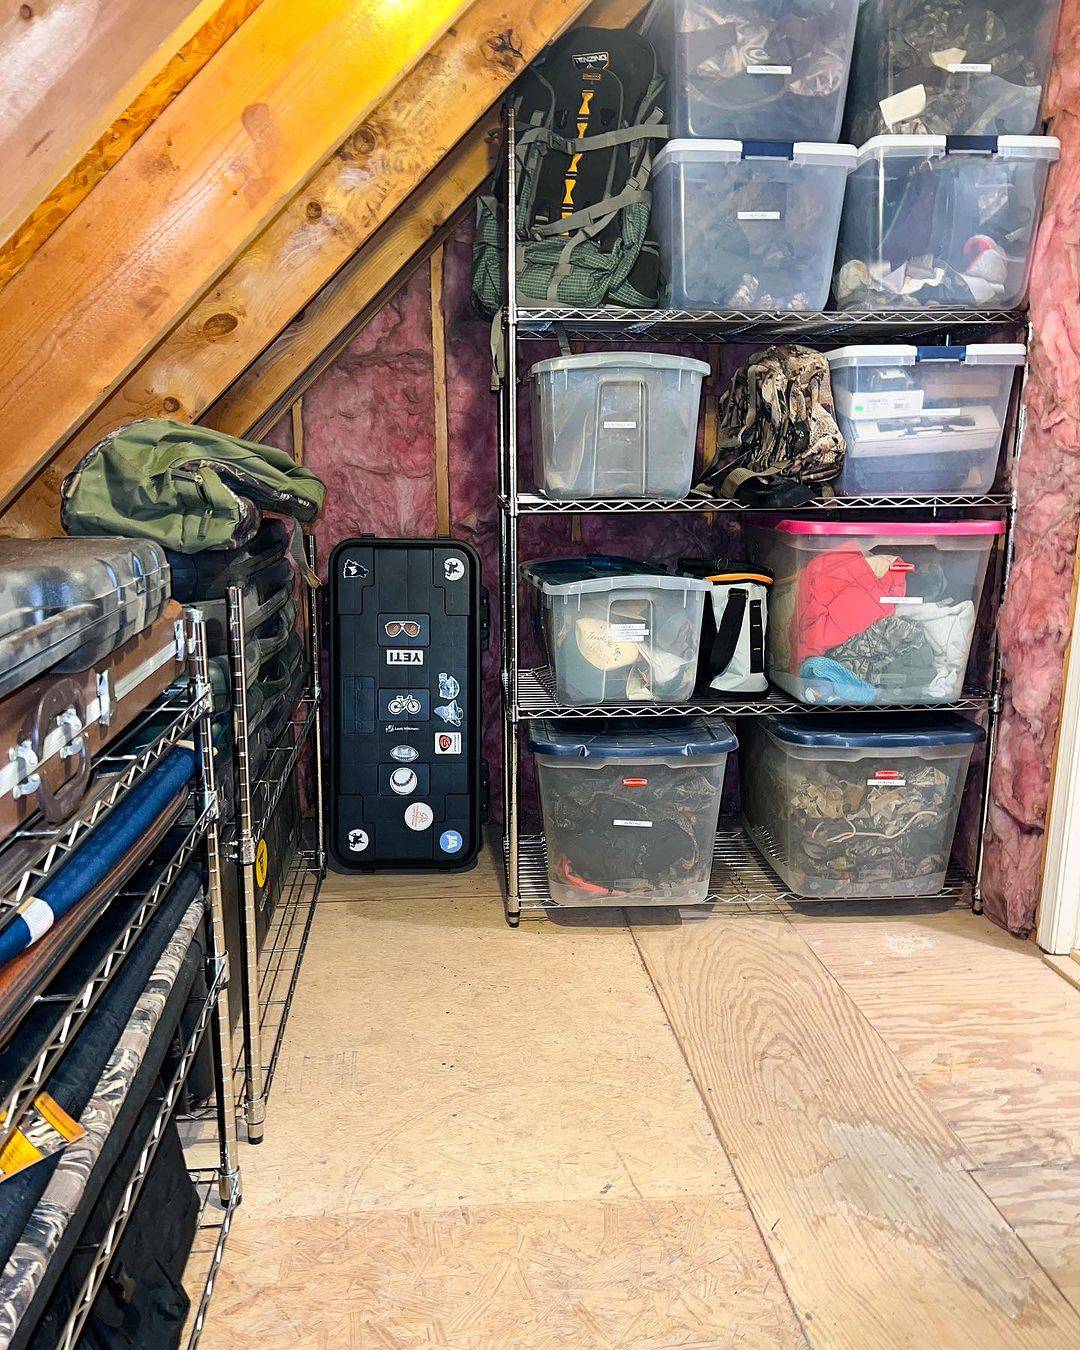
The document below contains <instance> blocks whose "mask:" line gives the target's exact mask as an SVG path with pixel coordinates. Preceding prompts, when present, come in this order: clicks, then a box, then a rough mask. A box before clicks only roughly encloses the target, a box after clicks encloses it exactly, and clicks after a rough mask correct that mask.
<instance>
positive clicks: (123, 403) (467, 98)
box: [0, 0, 644, 534]
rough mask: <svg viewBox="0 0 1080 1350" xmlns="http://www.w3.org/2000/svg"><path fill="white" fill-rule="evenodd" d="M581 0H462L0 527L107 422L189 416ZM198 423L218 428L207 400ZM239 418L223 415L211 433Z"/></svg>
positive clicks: (36, 506)
mask: <svg viewBox="0 0 1080 1350" xmlns="http://www.w3.org/2000/svg"><path fill="white" fill-rule="evenodd" d="M583 8H584V5H583V4H582V3H581V0H540V2H539V3H535V4H532V5H529V6H527V7H525V9H524V12H522V10H521V7H513V6H509V5H507V4H506V3H505V0H476V2H475V3H474V4H473V5H472V6H470V8H469V11H468V13H467V14H465V15H463V16H462V17H461V18H460V19H459V21H458V22H457V23H456V24H455V25H454V28H453V31H452V32H448V33H447V34H446V37H445V38H444V40H443V41H441V42H440V43H439V44H438V45H437V46H436V47H435V48H434V49H433V50H432V51H431V52H430V53H429V55H428V56H427V57H426V58H425V59H424V60H423V61H422V62H421V63H420V64H419V65H418V66H417V68H416V70H415V71H414V72H413V73H412V75H411V76H409V77H408V78H407V79H405V80H403V81H402V83H401V85H400V86H399V87H398V89H397V90H396V91H395V93H394V95H393V97H391V98H389V99H388V100H387V101H386V102H385V103H384V104H383V105H382V106H381V107H380V108H379V110H378V112H377V113H376V114H375V115H374V116H373V117H371V118H369V119H368V121H367V122H366V123H365V124H364V126H363V127H362V128H361V129H360V130H359V131H358V132H357V133H356V134H355V135H354V136H352V137H351V139H350V140H349V142H348V143H347V144H346V145H344V146H342V148H341V150H340V151H339V153H338V154H337V155H336V156H335V157H334V158H333V159H331V160H330V161H329V162H328V163H327V164H326V166H325V167H324V168H323V169H322V170H321V171H320V172H319V173H318V174H316V175H315V177H314V178H313V179H312V180H311V182H309V183H308V184H307V186H306V187H305V189H304V191H303V192H302V193H301V194H300V195H299V196H298V197H297V198H296V200H295V201H293V202H292V203H291V204H290V206H289V208H288V209H287V210H286V211H285V212H283V213H282V215H281V216H280V217H279V218H278V219H277V220H275V221H274V222H273V224H272V225H271V226H270V227H269V228H268V229H267V230H266V231H265V232H264V233H263V235H262V236H261V237H260V238H259V239H258V240H256V241H255V243H254V244H253V245H252V246H251V247H250V248H249V249H248V250H247V251H246V252H245V253H244V254H243V255H242V256H241V257H240V258H238V259H237V260H236V262H235V263H234V264H233V266H232V267H230V268H229V270H228V271H227V272H226V273H225V275H224V276H223V277H222V278H221V280H220V282H219V283H218V285H216V286H215V287H214V288H213V290H212V291H210V292H209V293H208V294H207V295H206V297H205V298H204V299H203V300H202V301H201V302H200V303H199V304H197V305H196V306H195V307H194V309H193V310H192V311H191V313H190V314H189V315H188V316H187V317H186V318H185V319H184V321H183V322H182V323H181V324H180V325H179V326H178V327H177V328H176V330H175V331H174V332H173V333H172V334H171V335H170V336H169V338H168V339H167V340H166V341H165V342H163V343H162V344H161V345H160V347H159V348H158V349H157V350H156V351H155V352H154V353H153V355H152V356H151V357H150V358H149V359H148V360H146V361H145V362H144V363H143V365H142V366H141V367H139V369H137V370H136V371H135V372H134V373H133V374H132V376H131V377H130V378H129V379H128V380H126V381H125V382H124V384H123V385H122V386H121V387H120V388H119V389H117V390H116V392H115V393H114V394H113V396H112V397H111V398H109V399H108V401H107V402H105V403H104V404H103V405H102V407H101V408H100V410H99V411H98V412H97V413H96V414H95V415H94V416H93V417H92V418H91V419H90V420H89V421H88V422H87V423H86V424H85V426H84V427H83V428H82V429H81V430H80V431H79V433H78V435H77V436H76V437H74V438H73V439H72V440H71V442H70V443H69V444H68V445H67V446H65V448H64V450H63V452H62V454H61V455H60V457H59V459H58V462H57V464H56V466H55V468H54V469H53V470H52V471H51V472H50V473H49V474H48V475H47V476H46V478H45V481H44V482H43V483H42V484H41V486H40V488H37V489H36V490H35V491H34V492H33V493H32V494H28V495H27V498H26V500H24V501H22V502H20V503H19V507H18V509H17V510H16V511H13V512H11V511H9V512H8V513H7V514H6V515H5V516H4V517H3V519H0V533H31V534H34V533H42V532H47V531H48V530H49V529H51V528H52V527H53V522H54V521H55V516H56V508H55V505H54V502H55V499H56V495H57V492H58V490H59V484H60V482H61V480H62V479H63V477H64V476H65V474H66V473H68V472H70V470H71V468H72V467H73V466H74V465H75V463H77V461H78V459H79V458H80V457H81V455H82V454H84V453H85V451H86V450H87V449H88V448H89V447H90V446H91V445H92V444H93V443H94V442H95V441H96V440H99V439H100V438H101V437H102V436H103V435H105V434H106V433H107V432H108V431H111V430H112V429H113V428H115V427H117V426H121V425H123V423H125V422H128V421H132V420H134V419H135V418H138V417H150V416H168V417H175V418H178V419H180V420H191V421H194V420H196V419H199V418H200V417H201V416H202V415H203V414H204V413H205V412H206V410H207V409H208V408H209V407H210V405H211V404H212V403H213V402H214V400H215V399H216V398H218V396H219V395H220V394H221V393H222V391H223V390H225V389H226V388H227V387H228V386H229V385H230V384H231V383H232V382H233V381H234V380H237V378H238V377H239V376H240V375H241V373H242V372H243V371H244V369H245V367H247V366H248V365H249V364H250V363H251V362H252V361H253V360H255V358H256V357H258V356H259V354H260V353H261V352H262V351H263V350H264V349H265V348H266V346H267V341H268V339H269V338H272V337H273V336H275V335H276V334H277V333H280V332H281V330H282V329H283V328H284V327H285V325H286V324H288V323H289V321H290V320H292V319H293V317H294V316H295V315H297V314H298V312H299V311H300V310H301V309H303V307H304V306H305V305H306V304H308V303H309V302H310V301H311V299H312V297H313V296H315V295H316V294H317V293H318V292H319V290H320V289H321V288H322V287H323V286H324V285H326V283H327V282H328V281H329V280H330V279H331V278H332V277H333V276H334V275H335V273H337V271H338V270H339V269H340V268H341V266H342V265H343V264H344V263H345V262H346V261H347V260H348V259H349V257H350V256H351V255H352V254H353V252H354V251H355V250H356V248H357V247H358V246H359V245H361V244H363V243H364V242H365V241H366V240H368V239H369V238H371V236H372V235H373V234H374V233H375V231H376V230H377V229H378V228H379V227H380V226H381V225H383V224H384V222H386V221H387V220H388V219H389V218H390V217H391V216H392V214H393V212H394V211H395V210H396V208H397V207H398V206H399V205H400V204H401V202H402V201H404V200H405V198H406V197H407V196H408V194H409V193H410V192H411V191H412V190H413V189H414V188H415V187H416V185H417V184H421V185H425V184H426V182H427V179H428V177H429V175H431V174H432V173H433V172H434V171H435V169H436V167H437V166H438V165H439V162H440V160H441V159H442V158H443V157H444V156H445V155H446V154H447V153H448V152H449V151H450V150H451V148H452V147H453V146H455V145H456V143H457V142H458V141H459V140H460V138H461V137H462V136H463V135H465V134H467V133H468V131H469V129H470V128H471V127H472V125H473V123H474V122H475V121H476V119H477V117H478V116H480V115H481V114H482V113H483V112H484V110H485V109H487V108H488V107H489V106H490V105H491V104H492V103H493V102H494V101H495V100H496V99H497V98H498V97H499V95H500V94H501V93H502V92H503V90H504V89H505V87H506V86H507V85H508V84H509V83H510V81H511V80H512V79H513V78H514V76H515V75H516V74H517V73H518V72H519V71H520V70H521V69H522V68H523V66H524V65H526V64H527V63H528V62H529V61H530V60H531V59H532V58H533V56H535V55H536V53H537V52H538V51H539V50H540V49H541V48H542V47H543V46H544V45H545V43H546V42H548V41H550V40H551V39H552V38H553V37H555V36H557V35H558V33H560V32H561V31H562V30H563V29H564V28H566V27H567V26H569V24H570V23H571V21H572V20H574V19H575V18H576V17H577V16H578V15H579V14H580V13H581V11H582V10H583ZM643 8H644V0H596V2H595V3H594V4H593V5H591V6H590V7H589V9H588V12H587V14H586V15H585V19H586V21H587V22H589V23H591V24H594V25H595V26H613V27H618V26H622V25H623V24H625V23H627V22H628V21H629V20H630V19H632V18H633V17H634V16H635V15H636V14H637V13H639V12H640V11H641V10H642V9H643ZM247 26H248V25H245V27H247ZM479 181H482V179H481V180H478V181H477V185H478V184H479ZM472 190H475V188H473V189H472ZM462 200H464V195H463V196H462V197H461V198H459V201H462ZM444 219H445V217H444ZM407 256H408V255H407V254H406V255H405V257H407ZM403 260H404V259H403ZM399 265H400V264H399ZM354 313H355V311H354ZM309 350H311V351H312V355H313V356H314V355H317V351H318V349H317V348H315V349H312V348H311V346H310V344H309ZM230 394H231V391H230ZM265 406H267V405H266V404H264V405H263V407H265ZM258 411H259V412H261V411H262V409H259V410H258ZM256 415H257V414H256ZM208 420H210V421H211V424H212V425H218V424H219V422H218V420H217V410H216V409H215V411H214V413H213V414H212V415H211V417H210V418H209V419H208ZM239 420H240V419H239V418H234V417H232V416H229V417H228V420H227V421H225V420H224V419H223V421H224V425H223V429H230V430H231V429H233V427H234V426H235V425H237V424H238V421H239ZM252 421H254V417H252V418H250V419H249V425H250V423H251V422H252Z"/></svg>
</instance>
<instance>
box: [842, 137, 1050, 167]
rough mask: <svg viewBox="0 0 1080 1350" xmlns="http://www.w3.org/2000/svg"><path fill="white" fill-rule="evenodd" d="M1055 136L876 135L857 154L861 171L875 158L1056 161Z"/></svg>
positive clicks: (860, 147) (861, 146)
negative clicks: (991, 157) (970, 157)
mask: <svg viewBox="0 0 1080 1350" xmlns="http://www.w3.org/2000/svg"><path fill="white" fill-rule="evenodd" d="M1060 153H1061V142H1060V141H1059V140H1058V138H1057V137H1056V136H874V137H872V138H871V139H870V140H868V141H867V142H866V143H865V144H864V145H860V146H859V149H858V151H857V155H858V165H859V168H862V166H863V165H864V164H869V163H870V162H871V161H873V160H876V159H898V158H903V159H941V158H942V157H943V156H944V155H995V156H997V158H998V159H1045V160H1055V159H1057V158H1058V156H1059V155H1060Z"/></svg>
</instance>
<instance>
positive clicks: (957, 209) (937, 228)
mask: <svg viewBox="0 0 1080 1350" xmlns="http://www.w3.org/2000/svg"><path fill="white" fill-rule="evenodd" d="M1060 150H1061V145H1060V142H1059V141H1058V140H1057V139H1056V138H1055V137H1053V136H966V137H961V136H875V137H874V138H873V140H870V141H867V142H866V144H865V145H863V146H862V148H861V149H860V150H859V152H858V162H857V164H856V166H855V168H854V170H853V172H852V174H851V176H850V178H849V179H848V180H847V193H846V195H845V197H844V213H843V216H842V218H841V221H840V240H839V243H838V245H837V249H836V276H835V279H834V282H833V290H834V293H835V296H836V303H837V305H838V306H839V307H840V308H841V309H889V310H893V309H940V308H947V309H972V308H974V309H1011V308H1014V307H1015V306H1017V305H1020V304H1022V303H1023V300H1024V297H1025V296H1026V294H1027V285H1028V275H1029V273H1030V271H1031V255H1032V249H1033V248H1034V245H1035V232H1036V230H1037V228H1038V224H1039V217H1040V214H1041V212H1042V202H1043V194H1044V192H1045V190H1046V179H1047V175H1048V174H1049V172H1050V165H1051V164H1052V163H1053V162H1054V161H1055V160H1056V159H1057V158H1058V155H1059V153H1060Z"/></svg>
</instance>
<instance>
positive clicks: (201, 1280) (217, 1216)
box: [181, 1167, 240, 1350]
mask: <svg viewBox="0 0 1080 1350" xmlns="http://www.w3.org/2000/svg"><path fill="white" fill-rule="evenodd" d="M188 1176H189V1177H190V1178H191V1181H192V1184H193V1185H194V1187H195V1190H196V1192H197V1193H198V1196H199V1217H198V1221H197V1226H196V1230H195V1245H194V1246H193V1247H192V1249H191V1254H190V1255H189V1256H188V1261H187V1265H186V1267H185V1268H184V1288H185V1289H186V1290H187V1292H188V1296H189V1297H190V1298H191V1311H190V1312H189V1314H188V1321H187V1325H186V1327H185V1336H183V1337H181V1344H183V1345H185V1346H186V1347H187V1350H195V1347H196V1346H197V1345H198V1343H199V1341H200V1339H201V1338H202V1334H203V1329H204V1327H205V1326H206V1314H207V1311H208V1309H209V1307H210V1299H211V1298H212V1297H213V1293H214V1282H215V1281H216V1279H217V1273H218V1269H219V1267H220V1266H221V1259H222V1257H223V1256H224V1255H225V1242H226V1239H227V1238H228V1236H229V1229H230V1228H231V1227H232V1221H233V1215H234V1213H235V1212H236V1207H237V1205H239V1203H240V1178H239V1176H234V1177H233V1178H232V1183H231V1185H230V1187H229V1193H228V1195H227V1197H226V1198H225V1199H224V1200H222V1199H221V1196H220V1195H219V1194H218V1171H217V1168H216V1167H193V1168H189V1169H188Z"/></svg>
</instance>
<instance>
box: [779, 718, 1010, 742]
mask: <svg viewBox="0 0 1080 1350" xmlns="http://www.w3.org/2000/svg"><path fill="white" fill-rule="evenodd" d="M762 725H763V726H764V728H765V730H766V731H769V732H771V733H772V734H773V735H774V736H775V737H776V739H777V740H778V741H785V742H786V743H787V744H788V745H816V746H822V747H828V748H830V749H833V750H872V749H875V748H876V747H878V746H880V747H881V749H883V750H890V749H891V750H903V749H911V748H915V747H918V746H926V747H928V748H929V747H935V746H943V745H977V744H978V743H979V742H980V741H982V740H985V739H986V732H985V731H983V729H982V727H980V726H979V725H978V723H976V722H969V721H968V719H967V718H966V717H957V715H956V714H955V713H936V714H928V713H910V714H908V713H879V714H867V713H831V714H830V713H815V714H813V715H812V716H808V717H797V716H796V717H764V718H762Z"/></svg>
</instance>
